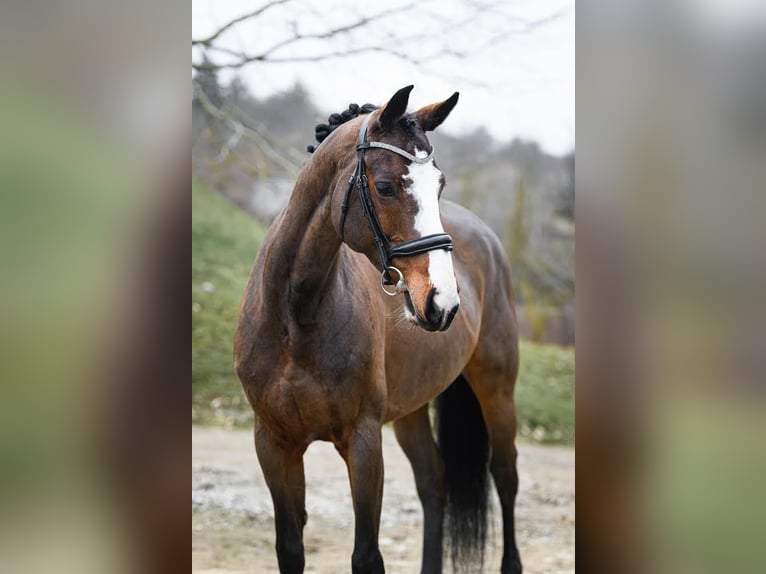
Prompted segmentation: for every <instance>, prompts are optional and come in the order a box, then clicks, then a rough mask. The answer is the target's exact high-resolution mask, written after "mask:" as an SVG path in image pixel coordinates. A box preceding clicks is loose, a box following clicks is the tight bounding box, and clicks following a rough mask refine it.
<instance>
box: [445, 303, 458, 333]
mask: <svg viewBox="0 0 766 574" xmlns="http://www.w3.org/2000/svg"><path fill="white" fill-rule="evenodd" d="M459 308H460V305H459V304H458V305H455V306H454V307H453V308H452V309H450V312H449V313H447V317H446V318H445V320H444V325H442V328H441V330H442V331H446V330H447V329H449V326H450V325H451V324H452V320H453V319H454V318H455V315H457V310H458V309H459Z"/></svg>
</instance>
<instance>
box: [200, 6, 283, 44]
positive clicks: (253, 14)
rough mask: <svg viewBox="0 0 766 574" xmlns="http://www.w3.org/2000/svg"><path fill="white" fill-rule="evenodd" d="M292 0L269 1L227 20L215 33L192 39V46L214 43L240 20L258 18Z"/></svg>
mask: <svg viewBox="0 0 766 574" xmlns="http://www.w3.org/2000/svg"><path fill="white" fill-rule="evenodd" d="M290 1H291V0H272V1H271V2H267V3H266V4H264V5H263V6H261V7H260V8H258V9H256V10H253V11H252V12H248V13H247V14H243V15H242V16H238V17H237V18H234V19H233V20H229V22H227V23H226V24H224V25H223V26H221V27H220V28H218V30H216V31H215V32H213V34H211V35H210V36H208V37H207V38H202V39H198V40H194V39H192V46H195V45H198V44H201V45H204V46H209V45H211V44H212V43H213V41H214V40H215V39H216V38H218V37H219V36H220V35H221V34H223V33H224V32H226V30H228V29H229V28H231V27H232V26H235V25H236V24H239V23H240V22H244V21H245V20H249V19H250V18H257V17H258V16H260V15H261V14H263V13H264V12H266V10H268V9H269V8H273V7H274V6H279V5H280V4H287V3H288V2H290Z"/></svg>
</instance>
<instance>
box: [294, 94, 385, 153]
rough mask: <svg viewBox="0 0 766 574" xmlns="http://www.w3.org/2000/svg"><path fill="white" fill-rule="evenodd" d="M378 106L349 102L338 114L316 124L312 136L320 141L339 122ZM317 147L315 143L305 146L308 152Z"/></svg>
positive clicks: (342, 122)
mask: <svg viewBox="0 0 766 574" xmlns="http://www.w3.org/2000/svg"><path fill="white" fill-rule="evenodd" d="M377 109H378V106H375V105H373V104H364V105H363V106H359V105H357V104H349V105H348V109H347V110H343V111H342V112H341V113H339V114H330V115H329V116H328V118H327V123H326V124H317V125H316V127H315V128H314V137H315V138H316V140H317V141H318V142H319V143H322V142H323V141H324V140H325V138H326V137H327V136H329V135H330V134H331V133H332V132H333V131H334V130H335V128H337V127H338V126H339V125H341V124H345V123H346V122H347V121H349V120H352V119H354V118H355V117H357V116H358V115H359V114H369V113H370V112H372V111H373V110H377ZM316 148H317V146H315V145H309V146H307V147H306V149H307V150H308V152H309V153H314V150H315V149H316Z"/></svg>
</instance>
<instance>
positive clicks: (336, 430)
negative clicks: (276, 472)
mask: <svg viewBox="0 0 766 574" xmlns="http://www.w3.org/2000/svg"><path fill="white" fill-rule="evenodd" d="M330 335H331V334H330ZM342 339H343V338H342V337H332V336H330V337H324V338H316V339H314V340H312V341H294V342H292V343H290V344H287V345H285V346H284V347H283V349H282V353H281V356H280V358H279V360H278V361H276V362H275V363H273V364H272V365H270V366H266V365H263V366H262V369H261V373H260V376H259V377H258V379H259V380H258V382H257V383H256V384H255V385H253V386H252V388H251V398H252V399H253V400H252V402H253V406H254V408H255V411H256V414H257V415H258V417H259V419H260V420H261V422H262V423H263V424H265V425H266V426H267V427H269V429H270V430H271V431H272V432H273V433H274V434H275V435H276V436H282V437H285V440H287V439H288V438H289V440H291V441H295V440H296V438H298V437H300V440H301V441H305V442H306V443H309V442H311V441H313V440H317V439H320V440H333V438H336V437H337V436H339V435H340V434H342V432H343V429H344V428H346V427H347V426H348V425H349V424H351V423H353V421H354V420H355V418H356V417H357V416H358V414H359V412H360V409H362V407H363V405H364V403H365V402H366V401H370V400H371V399H373V398H374V397H375V395H376V394H377V393H379V392H380V389H382V388H383V387H384V385H380V384H378V383H377V380H378V379H380V377H379V376H377V375H376V374H375V372H376V368H375V360H374V355H373V353H372V352H371V351H370V349H369V348H368V347H366V346H365V345H363V344H359V345H356V346H354V345H350V344H348V341H344V340H342ZM377 371H378V372H380V371H381V369H377Z"/></svg>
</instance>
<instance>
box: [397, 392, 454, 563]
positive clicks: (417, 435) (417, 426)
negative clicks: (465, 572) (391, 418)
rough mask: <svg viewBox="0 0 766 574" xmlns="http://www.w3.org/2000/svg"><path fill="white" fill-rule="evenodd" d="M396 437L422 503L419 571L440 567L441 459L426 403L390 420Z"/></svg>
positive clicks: (443, 489) (443, 497) (442, 489)
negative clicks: (421, 546) (409, 466)
mask: <svg viewBox="0 0 766 574" xmlns="http://www.w3.org/2000/svg"><path fill="white" fill-rule="evenodd" d="M394 431H395V432H396V439H397V440H398V441H399V445H400V446H401V447H402V450H403V451H404V454H405V455H407V458H408V459H409V461H410V464H411V465H412V471H413V473H414V474H415V485H416V486H417V490H418V497H419V498H420V502H421V504H422V505H423V565H422V569H421V574H440V573H441V571H442V539H443V534H444V504H445V501H446V492H445V486H444V462H443V461H442V459H441V456H440V455H439V451H438V449H437V448H436V443H435V442H434V438H433V432H432V430H431V422H430V421H429V419H428V405H427V404H426V405H424V406H423V407H422V408H420V409H419V410H417V411H415V412H414V413H411V414H409V415H407V416H406V417H402V418H400V419H398V420H397V421H396V422H394Z"/></svg>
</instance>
